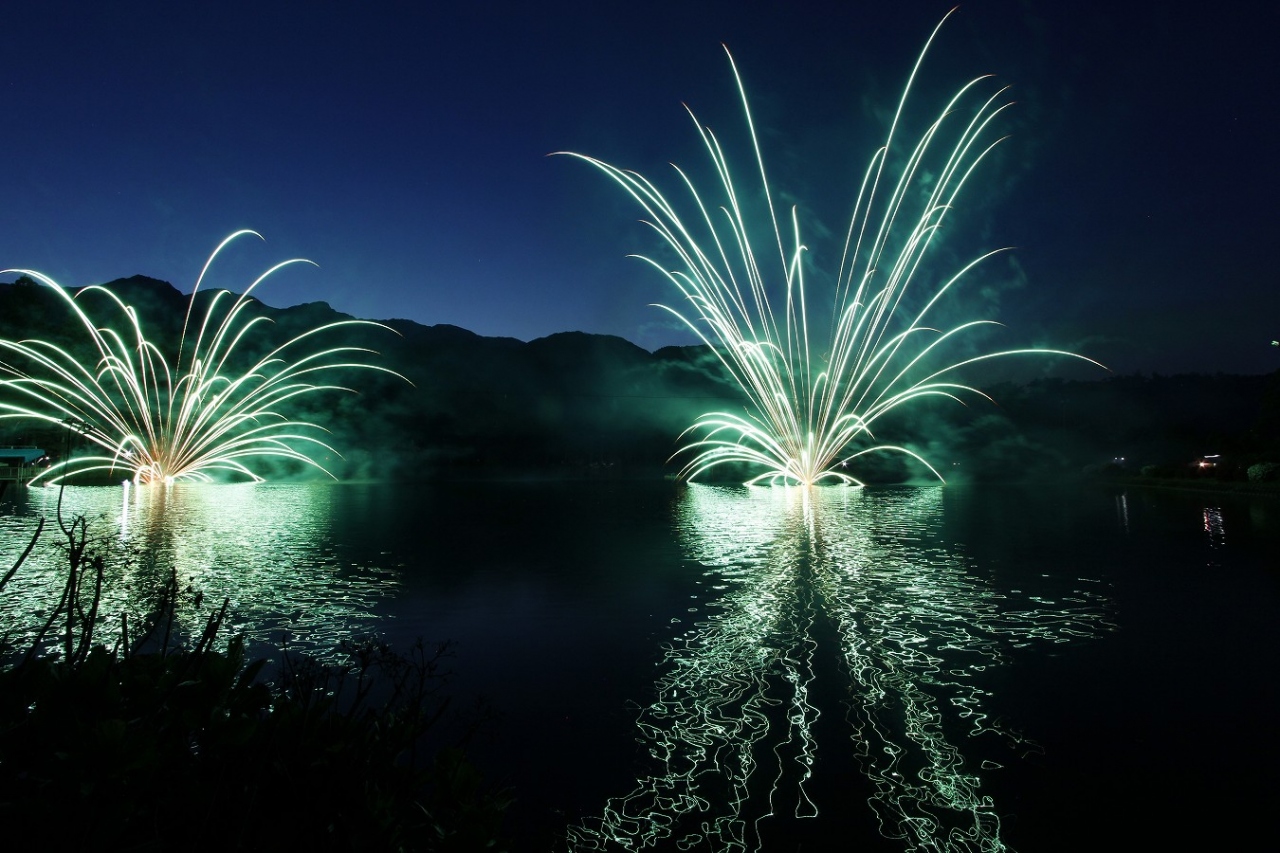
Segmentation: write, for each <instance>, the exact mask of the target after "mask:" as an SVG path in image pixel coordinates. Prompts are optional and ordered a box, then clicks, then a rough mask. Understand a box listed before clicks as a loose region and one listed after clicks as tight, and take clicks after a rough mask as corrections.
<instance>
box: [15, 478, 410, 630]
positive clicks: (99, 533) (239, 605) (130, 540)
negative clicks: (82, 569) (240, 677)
mask: <svg viewBox="0 0 1280 853" xmlns="http://www.w3.org/2000/svg"><path fill="white" fill-rule="evenodd" d="M334 488H336V487H326V486H318V485H316V484H307V485H290V484H281V485H274V484H253V483H244V484H226V485H203V484H187V483H182V484H176V485H173V486H170V487H168V488H166V487H162V486H148V487H142V488H133V489H129V490H125V489H123V488H120V487H105V486H96V487H74V486H69V487H67V488H66V490H65V494H64V495H63V497H62V514H63V517H64V518H65V519H70V518H72V517H74V516H77V515H83V516H84V517H85V518H86V519H87V520H88V530H89V536H90V540H91V541H92V543H93V545H94V547H95V548H96V549H97V550H98V551H99V552H100V553H102V554H103V555H104V556H105V557H106V558H107V559H106V563H107V577H106V583H105V584H104V597H103V598H104V600H103V603H102V609H103V611H104V612H106V613H112V614H116V613H120V612H123V611H127V612H128V613H129V614H130V618H131V620H132V619H134V618H136V617H138V616H140V615H142V614H144V613H146V612H147V610H148V609H149V607H150V605H152V604H153V603H154V601H155V596H156V594H157V591H158V589H159V586H160V584H161V583H162V582H163V581H164V579H165V578H166V576H167V574H168V572H169V570H170V568H176V569H177V573H178V580H179V583H180V585H181V586H182V587H184V588H185V587H187V586H192V587H194V589H195V590H196V591H198V592H202V593H204V595H205V599H204V603H203V604H202V606H201V608H200V610H201V611H202V612H203V614H204V616H202V615H201V614H200V613H190V612H189V613H187V614H185V616H186V620H185V626H184V627H185V628H186V629H187V630H191V629H193V628H195V627H196V625H197V623H200V624H202V620H203V618H204V617H205V616H207V615H208V613H209V612H210V611H211V610H214V609H216V608H217V607H218V606H219V605H220V604H221V601H222V599H223V598H224V597H226V598H229V599H230V602H231V603H230V617H229V619H228V625H227V626H226V629H225V630H226V632H227V633H226V636H229V635H230V634H231V633H244V634H246V636H247V637H248V639H249V640H250V641H251V642H256V643H266V642H278V641H279V640H280V638H281V635H282V634H283V633H284V632H285V631H287V632H288V635H289V640H290V645H291V646H295V647H299V648H302V649H305V650H308V651H314V652H329V651H331V650H332V649H334V648H335V647H336V646H337V644H338V641H339V640H342V639H347V638H351V637H353V636H357V635H362V634H367V633H371V632H372V631H373V630H374V629H375V620H376V619H377V618H378V617H377V615H376V609H377V608H378V606H379V604H380V603H381V602H382V601H383V600H384V599H386V598H388V597H390V596H393V595H394V594H395V591H396V588H397V586H398V584H399V580H400V572H401V569H402V565H399V564H393V565H369V564H359V565H357V564H354V563H351V562H350V561H349V560H347V559H346V558H345V557H344V549H343V548H341V547H339V546H338V545H336V544H335V543H334V541H333V537H332V535H331V528H332V524H331V521H332V519H331V515H332V512H333V500H334V491H333V489H334ZM57 503H58V489H56V488H38V489H25V490H21V491H20V492H19V494H18V498H17V500H16V503H15V505H14V511H13V514H9V513H8V511H7V509H8V508H6V513H5V514H4V515H3V516H0V566H4V567H5V568H8V566H10V565H11V564H12V563H13V560H14V559H15V558H16V557H17V555H18V554H19V553H20V552H21V550H22V548H23V547H24V546H25V545H26V543H27V542H28V541H29V540H30V537H31V534H32V533H33V532H34V530H35V526H36V524H35V523H36V520H37V519H38V518H39V517H40V516H45V517H46V518H48V522H47V523H46V525H45V532H44V534H43V535H42V536H41V539H40V542H39V544H38V545H37V548H36V550H35V551H34V552H33V553H32V555H31V557H30V558H29V559H28V560H27V562H26V563H25V564H24V565H23V567H22V569H21V571H19V573H18V574H17V575H15V577H14V579H13V580H12V581H11V582H10V585H9V587H7V588H6V589H5V594H4V595H3V597H0V620H2V621H0V624H3V625H5V626H7V627H10V628H11V629H12V630H15V635H14V638H15V639H21V638H23V637H30V636H32V634H33V632H34V631H35V630H36V629H37V627H38V623H39V622H41V621H43V620H42V618H41V617H42V616H46V615H47V613H48V612H49V610H50V608H52V607H53V606H55V605H56V603H57V600H58V596H59V595H60V593H61V590H62V582H63V580H64V578H65V563H66V561H65V557H63V555H62V551H61V545H62V543H63V541H64V540H63V537H62V535H61V533H60V532H59V530H58V526H57V522H56V520H55V516H56V512H57ZM116 625H118V623H115V625H112V626H111V629H112V630H114V629H115V627H116Z"/></svg>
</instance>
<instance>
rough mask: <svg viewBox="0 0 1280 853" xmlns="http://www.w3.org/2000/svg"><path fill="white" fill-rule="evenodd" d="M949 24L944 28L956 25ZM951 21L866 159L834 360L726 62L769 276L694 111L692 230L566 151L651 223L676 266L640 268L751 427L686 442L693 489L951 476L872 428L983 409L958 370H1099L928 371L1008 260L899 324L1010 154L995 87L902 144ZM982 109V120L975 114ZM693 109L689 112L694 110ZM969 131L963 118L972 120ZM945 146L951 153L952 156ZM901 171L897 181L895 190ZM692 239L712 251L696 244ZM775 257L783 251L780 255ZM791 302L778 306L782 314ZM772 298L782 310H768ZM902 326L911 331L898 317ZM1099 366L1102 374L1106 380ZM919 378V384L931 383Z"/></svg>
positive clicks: (977, 82)
mask: <svg viewBox="0 0 1280 853" xmlns="http://www.w3.org/2000/svg"><path fill="white" fill-rule="evenodd" d="M948 17H949V15H948ZM945 21H946V18H943V21H942V22H940V23H939V24H938V26H937V27H936V28H935V29H934V31H933V33H932V34H931V35H930V37H929V39H928V41H927V42H926V43H925V47H924V49H923V50H922V51H921V53H920V55H919V57H918V58H917V60H916V63H915V65H914V67H913V68H912V70H911V74H910V75H909V77H908V79H907V84H906V86H905V87H904V89H903V93H902V96H901V98H900V99H899V101H898V105H897V109H896V111H895V112H894V115H893V119H892V121H891V123H890V127H889V132H888V136H887V138H886V140H885V142H884V144H883V145H882V146H881V147H880V148H879V150H877V151H876V153H875V154H874V156H873V157H872V158H871V161H870V165H869V166H868V168H867V170H866V172H865V174H864V177H863V180H862V185H861V187H860V189H859V191H858V196H857V201H856V202H855V204H854V210H853V214H852V217H851V219H850V223H849V228H848V232H847V234H846V237H845V243H844V249H843V252H842V255H841V261H840V267H839V272H838V274H837V276H836V280H835V281H836V286H835V288H834V300H833V313H832V316H831V327H830V328H829V330H828V334H827V341H826V343H825V345H819V344H818V343H816V342H815V341H814V340H813V337H814V330H813V329H811V324H810V319H809V313H808V312H809V309H808V305H807V301H806V293H805V282H804V264H803V256H804V254H805V253H806V252H807V251H808V250H807V247H806V246H805V245H804V243H803V242H802V241H801V237H800V225H799V215H798V211H797V210H796V209H795V208H792V210H791V215H790V225H789V227H790V231H791V234H792V235H793V236H792V237H791V239H790V240H784V238H783V233H782V227H781V225H780V224H779V223H780V221H785V218H784V217H780V216H779V214H778V211H777V209H776V207H775V205H774V201H773V197H774V194H773V192H772V190H771V189H770V185H769V180H768V175H767V173H766V170H765V166H764V157H763V154H762V152H761V148H760V142H759V139H758V136H757V134H756V129H755V123H754V120H753V119H752V115H751V109H750V105H749V103H748V100H747V94H746V87H745V86H744V84H743V82H742V77H741V75H740V74H739V73H738V68H737V66H736V65H735V64H734V63H733V57H732V56H730V57H729V63H730V66H731V67H732V69H733V74H734V79H735V81H736V84H737V89H738V95H739V98H740V99H741V102H742V108H743V113H744V115H745V119H746V124H747V130H748V134H749V138H750V141H751V146H752V150H753V152H754V157H755V166H756V171H757V172H758V176H759V180H760V188H761V190H762V195H763V198H764V207H765V209H766V211H767V217H765V218H767V221H768V223H769V225H770V226H771V230H772V237H773V242H774V243H775V244H776V247H775V248H776V251H777V255H778V257H777V263H778V269H777V271H775V272H772V273H769V272H766V269H765V265H764V264H763V263H762V261H761V257H760V253H759V252H758V251H757V250H756V248H755V247H754V246H753V244H752V241H751V238H750V236H749V230H750V229H749V222H750V219H751V217H750V216H749V213H748V211H747V210H746V209H745V207H744V204H743V202H742V199H743V198H745V197H746V196H745V195H744V193H743V192H741V191H739V189H738V188H737V185H736V184H735V182H734V178H733V175H732V172H731V169H730V165H729V161H728V158H727V157H726V155H725V152H724V149H723V148H722V147H721V145H720V142H719V140H717V138H716V136H715V134H714V133H712V131H711V130H710V129H709V128H705V127H703V126H702V125H701V124H700V123H699V122H698V120H697V117H696V116H695V115H694V113H693V112H692V111H691V110H689V115H690V118H692V119H693V122H694V126H695V127H696V128H697V132H698V134H699V138H700V139H701V141H702V144H703V146H704V147H705V148H706V151H707V153H708V155H709V157H710V159H711V163H712V166H713V168H714V170H715V173H716V176H717V178H718V189H719V191H720V192H721V193H722V194H723V197H722V200H721V202H720V204H719V205H718V208H714V207H713V206H712V205H709V203H708V201H707V198H706V197H705V196H704V195H703V194H702V193H700V192H699V190H698V189H697V187H696V186H695V184H694V182H693V180H692V179H691V178H690V177H689V176H688V174H687V173H686V172H685V171H683V170H682V169H680V168H679V167H675V169H676V173H677V174H678V175H679V178H680V182H681V183H682V184H683V185H684V188H685V190H687V192H688V194H689V198H690V200H691V202H692V205H693V210H694V214H693V216H691V217H690V218H689V219H688V220H686V219H685V218H684V217H683V216H682V214H681V213H680V212H679V211H678V210H677V208H676V206H675V205H673V204H672V203H671V202H670V201H669V200H668V199H667V197H666V196H665V195H663V193H662V192H661V191H660V190H659V189H658V188H657V187H656V186H655V185H654V184H653V183H652V182H650V181H649V180H648V179H647V178H645V177H644V176H643V175H640V174H638V173H636V172H634V171H630V170H626V169H621V168H618V167H616V166H613V165H610V164H609V163H606V162H604V161H602V160H599V159H597V158H595V157H590V156H587V155H584V154H578V153H574V152H559V153H562V154H567V155H569V156H571V157H575V158H578V159H580V160H583V161H585V162H587V163H590V164H591V165H593V166H595V167H596V168H598V169H600V170H601V171H602V172H604V173H605V174H606V175H608V176H609V177H610V178H611V179H613V180H614V181H616V182H617V183H618V184H619V185H620V186H621V187H622V188H623V189H624V190H625V191H626V192H627V193H628V194H630V195H631V197H632V198H634V199H635V200H636V201H637V202H638V203H639V204H640V206H641V208H642V209H643V210H644V212H645V216H646V218H645V220H644V222H645V224H646V225H648V226H649V227H650V228H652V229H653V230H654V231H655V232H656V233H657V234H658V235H659V237H660V238H661V240H662V241H663V242H664V243H665V244H666V245H667V246H668V247H669V248H670V249H672V250H673V251H674V252H675V254H676V256H677V257H678V258H679V265H678V266H677V268H675V269H667V268H665V267H663V266H662V265H660V264H659V263H658V262H657V261H654V260H652V259H650V258H642V260H645V261H647V262H648V263H650V264H651V265H653V266H654V268H656V269H657V270H658V271H659V272H660V273H662V274H663V275H664V276H665V277H666V278H667V279H668V280H669V281H670V282H671V283H672V284H673V285H675V287H676V288H677V289H678V290H679V292H680V294H681V296H682V297H683V298H684V301H686V302H687V303H688V304H689V306H690V310H689V311H688V313H686V312H683V311H681V310H678V309H676V308H673V307H670V306H667V305H661V306H658V307H660V308H663V309H665V310H667V311H669V312H671V313H672V314H673V315H675V316H676V317H677V318H679V320H680V321H681V322H682V323H683V324H684V325H686V326H687V327H688V328H689V329H691V330H692V331H693V332H694V334H696V335H697V336H698V337H699V339H701V340H702V342H703V343H705V344H707V345H708V346H709V347H711V348H712V350H713V351H714V352H715V353H716V355H717V357H718V358H719V359H720V361H721V363H722V364H723V365H724V367H725V369H726V370H727V371H728V373H729V374H730V376H732V377H733V379H734V381H735V382H736V383H737V384H738V385H739V386H740V388H741V389H742V391H743V393H744V395H745V396H746V398H747V410H748V415H747V416H746V417H743V416H742V415H739V414H735V413H732V412H723V411H721V412H708V413H706V414H704V415H702V416H701V417H699V418H698V419H697V420H696V421H695V422H694V424H693V425H692V426H690V427H689V429H688V430H686V432H685V435H690V434H694V435H698V436H700V437H699V438H698V439H697V440H696V441H693V442H691V443H690V444H688V445H686V446H685V447H683V448H682V449H681V451H679V452H683V453H691V454H692V458H690V459H689V461H688V462H687V464H686V465H685V467H684V469H683V472H682V474H683V476H685V477H688V478H691V479H692V478H694V477H696V476H698V475H699V474H701V473H703V472H705V471H707V470H708V469H710V468H714V467H716V466H719V465H723V464H727V463H746V464H748V465H749V466H759V467H763V468H764V472H763V473H761V474H759V475H758V476H756V477H755V478H754V479H752V480H751V481H750V482H753V483H754V482H761V481H766V480H767V481H770V482H783V483H802V484H812V483H816V482H820V481H824V480H835V481H839V482H842V483H851V484H857V483H858V480H857V479H856V478H854V477H853V476H851V475H850V474H848V473H846V472H845V471H844V470H843V469H844V468H845V467H846V466H847V465H848V463H850V462H852V461H854V460H855V459H857V458H859V457H861V456H863V455H865V454H867V453H872V452H883V451H893V452H897V453H902V454H905V455H907V456H910V457H912V458H914V459H916V460H917V461H919V462H920V463H921V464H923V465H925V467H927V468H928V469H929V470H930V471H932V472H933V474H934V475H935V476H937V477H938V479H940V480H941V479H942V476H941V475H940V474H939V473H938V472H937V470H936V469H934V468H933V466H931V465H930V464H929V463H928V462H927V461H926V460H925V459H923V458H922V457H920V456H919V455H918V454H917V453H915V452H914V451H913V450H910V449H909V448H906V447H900V446H896V445H891V444H871V446H867V447H861V449H855V448H858V447H860V446H861V445H862V444H865V443H869V442H875V440H876V439H875V436H874V435H873V433H872V426H873V425H874V424H875V422H876V421H877V420H878V419H880V418H881V417H882V416H884V415H886V414H887V413H889V412H891V411H893V410H895V409H897V408H898V407H900V406H902V405H904V404H906V403H909V402H911V401H913V400H918V399H921V398H925V397H948V398H952V399H957V400H958V399H960V397H961V395H970V394H971V395H977V396H980V397H985V396H986V395H985V394H982V392H981V391H979V390H978V389H976V388H973V387H970V386H968V385H965V384H961V383H959V382H956V381H952V380H951V379H950V377H949V375H948V374H951V373H952V372H953V371H957V370H959V369H960V368H962V367H965V366H968V365H971V364H975V363H977V362H982V361H986V360H989V359H993V358H1001V357H1007V356H1013V355H1024V354H1032V353H1036V354H1042V355H1060V356H1070V357H1073V358H1081V359H1083V360H1085V361H1089V362H1091V363H1093V364H1097V362H1094V361H1093V360H1092V359H1087V358H1084V357H1083V356H1079V355H1076V354H1074V353H1068V352H1063V351H1060V350H1050V349H1039V348H1034V349H1033V348H1027V349H1010V350H1002V351H999V352H991V353H986V354H983V355H978V356H974V357H970V358H965V359H962V360H959V361H955V362H952V363H946V362H945V361H944V362H941V364H940V366H932V367H931V365H934V364H935V359H936V358H937V357H938V353H939V352H940V351H942V350H945V348H946V346H947V345H949V344H954V343H955V341H956V339H957V337H958V336H962V335H963V334H964V333H966V332H969V331H971V330H973V329H976V328H978V327H981V326H985V325H996V324H994V322H993V321H989V320H974V321H970V322H966V323H962V324H960V325H957V326H955V327H952V328H950V329H948V330H946V331H942V330H940V329H936V328H932V327H930V326H928V325H927V321H928V317H929V316H930V314H931V312H932V311H933V309H934V307H935V306H936V305H937V304H938V302H939V300H941V299H942V297H943V296H944V295H945V294H947V293H948V292H949V291H950V290H951V289H952V288H953V286H955V285H956V284H957V283H958V282H959V281H960V280H961V279H962V278H963V277H964V276H965V274H966V273H968V272H969V271H970V270H971V269H973V268H974V267H975V266H977V265H978V264H979V263H981V262H982V261H983V260H985V259H987V258H989V257H991V256H992V255H995V254H998V253H999V252H1000V251H1003V250H996V251H994V252H988V253H986V254H984V255H982V256H981V257H979V258H977V259H975V260H973V261H971V262H970V263H968V264H966V265H964V266H963V267H962V268H961V269H960V270H959V272H957V273H955V274H954V275H953V276H951V277H950V278H949V279H947V280H946V281H945V283H943V284H942V285H941V286H940V287H938V289H937V290H936V291H935V292H934V293H933V294H932V296H931V297H930V298H929V299H928V300H927V301H926V303H925V306H924V308H923V309H921V310H920V311H919V312H918V313H915V314H914V316H911V315H909V314H905V309H904V304H905V297H906V295H907V293H908V291H909V289H910V287H911V285H912V283H913V281H914V279H915V276H916V274H917V272H918V271H919V270H920V268H921V266H922V264H923V263H924V262H925V259H926V256H927V255H928V252H929V249H930V247H931V245H932V244H933V242H934V239H935V238H936V236H937V235H938V233H939V231H940V230H941V228H942V226H943V223H944V221H945V220H946V217H947V215H948V214H949V213H950V212H951V211H952V210H953V209H954V207H955V202H956V199H957V197H958V196H959V194H960V191H961V189H962V188H963V187H964V185H965V183H966V182H967V181H968V180H969V178H970V176H971V175H972V174H973V172H974V170H975V169H976V168H977V167H978V165H979V164H980V163H981V162H982V161H983V159H985V158H986V156H987V155H988V154H989V153H990V152H991V150H992V149H993V148H994V147H995V146H996V145H997V144H999V142H1000V140H999V139H996V140H994V141H988V140H987V137H988V135H989V133H990V128H991V125H992V122H993V121H994V120H995V119H996V118H997V116H999V115H1000V114H1001V113H1002V112H1003V111H1004V110H1005V109H1006V108H1007V107H1008V106H1009V104H1008V103H1003V102H1001V98H1002V95H1003V93H1004V91H1005V90H1004V89H999V90H997V91H996V92H994V93H993V94H990V95H988V96H987V97H985V98H982V97H981V96H980V95H979V94H978V93H979V90H980V89H981V88H982V87H983V84H984V83H985V82H986V81H987V80H988V78H987V77H978V78H975V79H973V80H971V81H969V82H968V83H966V84H965V85H964V86H962V87H961V88H960V89H959V90H958V91H957V92H956V93H955V94H954V95H953V96H952V97H951V99H950V100H949V101H948V103H947V104H946V106H945V107H944V108H943V109H942V111H941V112H940V113H939V114H938V115H937V117H936V118H935V119H934V120H933V121H932V122H931V123H930V124H929V125H928V127H927V129H926V130H925V132H924V133H923V134H922V135H921V137H920V138H919V140H917V141H916V142H915V143H914V145H912V146H910V148H909V150H906V149H904V148H903V146H902V145H900V144H899V142H898V139H897V137H898V136H899V135H900V123H901V121H902V118H903V114H904V111H905V109H906V105H907V102H908V96H909V95H910V93H911V90H912V87H913V85H914V83H915V80H916V76H917V74H918V72H919V70H920V68H921V66H922V64H923V62H924V58H925V55H926V53H927V52H928V50H929V47H930V45H931V44H932V43H933V40H934V38H935V37H936V36H937V34H938V31H939V30H940V29H941V27H942V23H945ZM975 102H976V105H975ZM686 109H687V108H686ZM966 115H967V116H968V117H967V119H966V118H965V116H966ZM943 140H949V142H950V147H949V148H947V147H945V143H944V141H943ZM890 164H893V165H894V167H895V168H897V167H898V166H899V165H900V174H899V176H898V178H897V179H896V180H893V179H892V178H891V177H890V175H891V174H893V172H894V169H891V168H889V167H890ZM925 174H932V175H936V178H934V179H933V185H932V188H931V189H930V190H929V192H928V193H927V194H926V195H925V199H924V201H923V202H922V203H919V204H917V203H915V202H913V201H912V198H913V197H915V195H916V194H915V193H914V192H913V190H915V189H916V187H917V184H918V183H920V182H922V181H923V180H924V178H923V176H924V175H925ZM695 231H698V232H701V233H702V234H703V235H704V236H705V238H706V240H700V239H699V237H698V236H696V235H695ZM769 251H770V253H772V252H773V251H774V249H773V248H771V249H770V250H769ZM778 291H781V293H782V304H781V307H780V308H778V307H775V305H774V303H773V302H772V301H771V298H772V299H776V298H778V297H777V295H776V294H777V292H778ZM771 293H773V294H774V295H773V296H772V297H771ZM904 315H905V316H904ZM1099 366H1101V365H1099ZM921 374H924V375H921Z"/></svg>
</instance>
